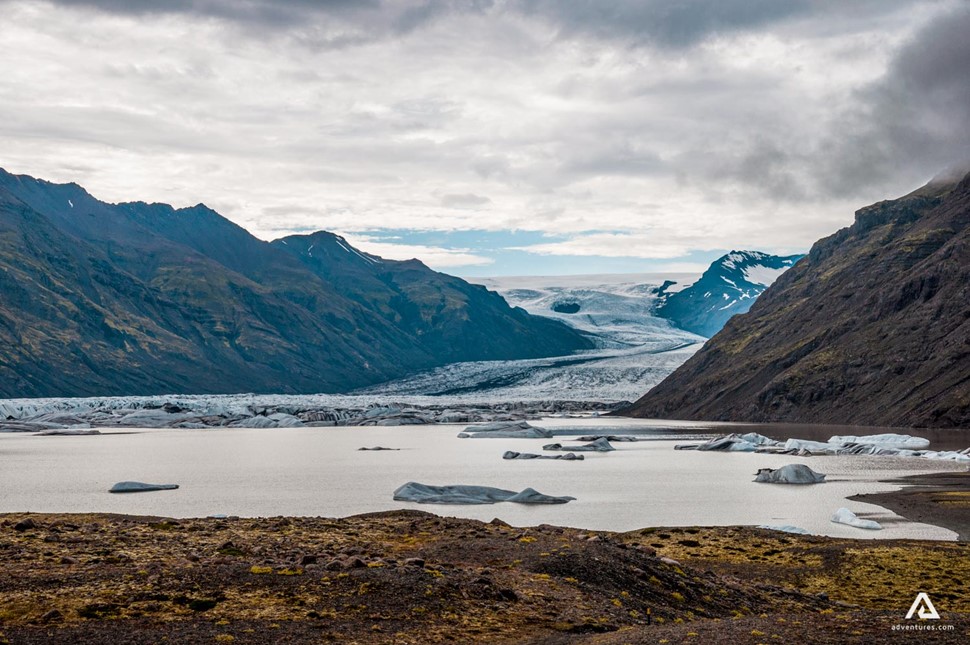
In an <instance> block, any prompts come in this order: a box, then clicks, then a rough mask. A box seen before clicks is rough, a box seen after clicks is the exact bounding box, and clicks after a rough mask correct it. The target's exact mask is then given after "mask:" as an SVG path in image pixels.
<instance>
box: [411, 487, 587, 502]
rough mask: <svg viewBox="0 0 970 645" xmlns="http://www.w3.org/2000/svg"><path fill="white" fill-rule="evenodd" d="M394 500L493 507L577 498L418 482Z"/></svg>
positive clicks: (525, 491) (531, 489) (531, 490)
mask: <svg viewBox="0 0 970 645" xmlns="http://www.w3.org/2000/svg"><path fill="white" fill-rule="evenodd" d="M394 499H395V500H396V501H399V502H417V503H418V504H495V503H496V502H517V503H519V504H565V503H566V502H569V501H571V500H574V499H576V498H575V497H568V496H564V497H553V496H550V495H543V494H542V493H540V492H538V491H536V490H535V489H533V488H526V489H525V490H522V491H520V492H515V491H512V490H504V489H502V488H492V487H490V486H463V485H452V486H429V485H427V484H419V483H417V482H408V483H406V484H404V485H403V486H401V487H400V488H398V489H397V490H396V491H394Z"/></svg>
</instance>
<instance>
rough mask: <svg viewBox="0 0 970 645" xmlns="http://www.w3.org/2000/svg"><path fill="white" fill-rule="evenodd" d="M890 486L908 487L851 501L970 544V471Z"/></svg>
mask: <svg viewBox="0 0 970 645" xmlns="http://www.w3.org/2000/svg"><path fill="white" fill-rule="evenodd" d="M887 483H893V484H903V485H904V486H903V488H902V489H901V490H897V491H891V492H888V493H870V494H868V495H853V496H852V497H850V498H849V499H852V500H856V501H859V502H866V503H868V504H876V505H878V506H882V507H883V508H886V509H888V510H890V511H892V512H893V513H896V514H897V515H899V516H901V517H905V518H906V519H907V520H910V521H913V522H922V523H924V524H933V525H935V526H942V527H943V528H946V529H950V530H951V531H954V532H955V533H956V534H957V535H958V536H959V537H958V538H957V539H959V540H962V541H964V542H967V541H970V471H964V472H950V473H931V474H926V475H911V476H909V477H901V478H899V479H893V480H890V481H889V482H887Z"/></svg>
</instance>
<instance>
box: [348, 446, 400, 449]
mask: <svg viewBox="0 0 970 645" xmlns="http://www.w3.org/2000/svg"><path fill="white" fill-rule="evenodd" d="M357 450H400V448H385V447H384V446H374V447H373V448H358V449H357Z"/></svg>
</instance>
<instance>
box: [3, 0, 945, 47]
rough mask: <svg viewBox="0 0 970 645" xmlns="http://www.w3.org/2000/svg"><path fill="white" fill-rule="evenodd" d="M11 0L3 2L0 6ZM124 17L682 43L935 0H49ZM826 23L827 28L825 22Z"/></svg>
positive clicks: (313, 29)
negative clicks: (459, 20)
mask: <svg viewBox="0 0 970 645" xmlns="http://www.w3.org/2000/svg"><path fill="white" fill-rule="evenodd" d="M9 1H11V0H0V4H3V3H4V2H9ZM50 1H51V2H52V3H54V4H56V5H61V6H65V7H80V8H89V9H94V10H99V11H103V12H110V13H117V14H127V15H135V16H140V15H159V14H170V15H186V16H192V17H204V18H214V19H219V20H226V21H231V22H236V23H241V24H244V25H247V26H251V27H257V28H270V29H280V28H285V29H294V30H296V31H298V32H300V39H301V41H303V42H305V43H306V44H308V45H314V46H316V47H318V48H322V49H333V48H341V47H347V46H354V45H360V44H364V43H368V42H372V41H373V40H375V39H378V38H381V37H386V36H388V35H391V36H394V35H401V34H407V33H410V32H412V31H414V30H417V29H420V28H422V27H424V26H425V25H428V24H429V23H432V22H433V21H435V20H436V19H438V18H440V17H441V16H444V15H448V14H456V13H457V14H462V13H478V14H482V13H487V12H496V13H505V14H513V15H523V16H526V17H530V18H539V19H541V20H544V21H546V22H548V23H550V24H552V25H553V26H554V27H555V28H557V29H558V30H559V33H560V35H561V36H563V37H573V36H585V37H593V38H597V39H604V40H609V41H625V42H628V43H631V44H635V45H653V46H659V47H665V48H675V49H676V48H685V47H690V46H692V45H695V44H697V43H698V42H701V41H703V40H705V39H706V38H708V37H710V36H711V35H714V34H727V33H732V32H736V31H744V30H754V29H759V28H764V27H766V26H768V25H772V24H774V23H779V22H782V21H790V20H794V19H798V18H804V17H807V18H813V17H818V16H821V15H828V16H830V17H832V18H833V19H837V20H838V21H841V22H842V23H845V24H849V23H853V22H855V21H858V20H860V19H861V20H866V19H871V18H872V17H873V16H877V15H881V14H887V13H892V12H894V11H896V10H898V9H900V8H901V7H906V6H910V5H914V4H921V3H932V2H935V1H937V0H855V1H854V2H852V3H851V4H847V3H845V2H844V0H784V1H780V0H678V1H676V2H674V1H671V0H612V1H610V2H605V1H602V0H507V2H503V3H497V2H495V0H166V1H164V2H160V1H158V0H50ZM830 28H831V27H830Z"/></svg>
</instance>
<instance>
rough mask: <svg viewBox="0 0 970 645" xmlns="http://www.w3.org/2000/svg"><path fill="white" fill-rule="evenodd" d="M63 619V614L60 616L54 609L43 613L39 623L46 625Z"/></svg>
mask: <svg viewBox="0 0 970 645" xmlns="http://www.w3.org/2000/svg"><path fill="white" fill-rule="evenodd" d="M63 619H64V614H62V613H61V612H59V611H58V610H56V609H51V610H50V611H48V612H45V613H44V615H43V616H41V617H40V622H41V623H43V624H45V625H46V624H47V623H55V622H59V621H61V620H63Z"/></svg>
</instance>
